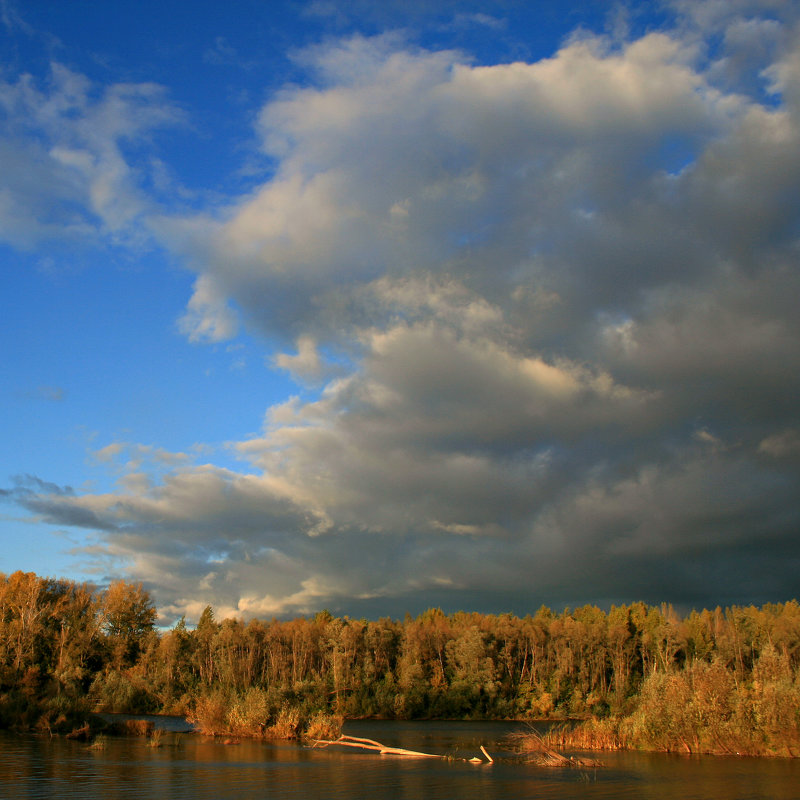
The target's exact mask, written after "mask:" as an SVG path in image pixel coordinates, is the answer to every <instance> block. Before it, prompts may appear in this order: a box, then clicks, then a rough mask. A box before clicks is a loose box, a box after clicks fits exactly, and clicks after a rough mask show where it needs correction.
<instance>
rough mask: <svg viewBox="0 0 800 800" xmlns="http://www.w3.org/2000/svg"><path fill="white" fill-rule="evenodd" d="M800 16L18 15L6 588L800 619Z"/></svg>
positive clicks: (8, 12)
mask: <svg viewBox="0 0 800 800" xmlns="http://www.w3.org/2000/svg"><path fill="white" fill-rule="evenodd" d="M798 298H800V4H797V3H794V2H788V1H786V0H664V2H661V0H658V1H657V2H656V1H654V2H627V3H625V2H619V3H614V2H608V1H607V0H606V1H605V2H599V1H598V2H584V3H572V4H563V3H558V2H553V0H542V2H537V3H528V2H522V1H521V0H495V2H490V1H487V2H480V3H478V2H468V1H466V0H465V1H464V2H459V0H442V1H441V2H438V3H430V2H428V3H423V2H418V1H417V0H384V2H381V3H374V2H366V0H351V2H343V0H311V1H309V2H306V1H305V0H276V2H269V3H266V2H257V1H256V0H231V2H228V3H219V2H216V1H214V2H211V0H194V2H192V3H187V2H182V1H181V2H179V1H178V0H159V2H152V0H141V2H138V3H135V4H133V3H127V2H125V3H123V2H118V1H117V0H107V1H106V2H104V3H97V2H89V1H88V0H74V1H73V2H70V3H63V2H55V1H54V0H53V1H51V2H44V0H25V2H22V0H0V343H2V362H0V363H1V364H2V369H1V370H0V376H2V377H0V542H1V543H2V547H1V548H0V571H2V572H5V573H6V574H9V573H11V572H13V571H15V570H17V569H21V570H24V571H33V572H36V573H38V574H40V575H49V576H56V577H66V578H71V579H74V580H78V581H89V582H91V583H93V584H95V585H97V586H101V587H102V586H104V585H106V584H107V583H108V582H109V581H112V580H116V579H119V578H122V579H125V580H128V581H134V582H141V583H142V584H143V585H144V587H145V588H146V589H148V591H150V593H151V595H152V597H153V599H154V602H155V603H156V604H157V606H158V608H159V611H160V614H161V622H162V624H165V625H168V624H171V623H172V622H174V621H175V620H177V619H179V618H180V617H181V616H184V615H185V617H186V619H187V621H189V622H192V621H196V620H197V618H198V616H199V614H200V613H201V612H202V610H203V608H205V606H207V605H212V606H213V608H214V610H215V613H216V615H217V617H218V618H221V617H226V616H237V617H241V618H243V619H250V618H253V617H260V618H272V617H273V616H274V617H279V618H285V617H293V616H298V615H309V614H314V613H316V612H317V611H319V610H322V609H328V610H330V611H331V612H332V613H335V614H337V615H344V614H347V615H350V616H353V617H366V618H372V619H376V618H378V617H381V616H387V615H388V616H392V617H395V618H402V617H403V616H404V615H405V614H406V613H411V614H418V613H420V612H421V611H423V610H425V609H427V608H429V607H441V608H442V609H444V610H445V611H447V612H453V611H457V610H467V611H479V612H482V613H503V612H512V613H515V614H520V615H523V614H526V613H533V612H535V611H536V609H537V608H538V607H539V606H540V605H542V604H546V605H548V606H550V607H552V608H556V609H559V610H560V609H561V608H563V607H565V606H571V607H574V606H578V605H583V604H587V603H588V604H597V605H599V606H601V607H606V608H607V607H610V606H611V605H612V604H618V603H626V602H633V601H638V600H643V601H645V602H648V603H660V602H670V603H673V604H675V605H676V606H677V607H679V608H685V609H689V608H702V607H712V608H713V607H715V606H717V605H722V606H726V605H730V604H750V603H756V604H762V603H765V602H781V601H786V600H789V599H792V598H796V597H798V596H799V595H800V578H798V576H800V402H799V401H800V314H798Z"/></svg>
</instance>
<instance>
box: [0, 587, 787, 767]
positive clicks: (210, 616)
mask: <svg viewBox="0 0 800 800" xmlns="http://www.w3.org/2000/svg"><path fill="white" fill-rule="evenodd" d="M157 617H158V615H157V611H156V608H155V606H154V604H153V602H152V600H151V598H150V596H149V595H148V593H147V592H146V591H145V590H144V589H143V588H142V586H141V585H136V584H131V583H126V582H124V581H117V582H115V583H112V584H111V585H110V586H108V587H107V588H103V589H98V588H96V587H93V586H90V585H86V584H79V583H75V582H73V581H70V580H64V579H54V578H44V577H40V576H37V575H35V574H33V573H23V572H15V573H13V574H11V575H8V576H6V575H4V574H2V573H0V727H3V728H11V729H29V730H39V731H46V732H49V733H51V734H53V733H59V732H65V731H67V730H69V729H70V727H71V726H74V725H75V724H77V723H78V722H80V721H82V720H84V719H86V718H88V717H89V715H91V714H93V713H96V712H101V711H107V712H126V713H166V714H180V715H185V716H186V717H187V718H189V719H190V720H192V721H194V722H195V723H196V725H197V726H198V728H199V729H200V730H201V731H203V732H205V733H209V734H219V735H234V736H275V735H278V736H284V737H293V736H299V735H302V734H303V732H306V733H308V732H309V731H311V732H312V734H313V732H315V731H316V732H326V733H328V734H329V735H330V733H331V732H332V731H334V730H335V728H336V726H337V721H338V724H339V725H340V724H341V720H342V719H346V718H363V717H379V718H386V719H428V718H438V719H520V720H561V721H563V725H561V726H556V727H554V728H553V729H552V730H551V733H550V739H549V740H550V741H551V742H554V743H558V744H561V745H563V746H573V747H586V748H602V747H615V748H617V747H638V748H646V749H652V750H665V751H683V752H693V753H694V752H697V753H701V752H703V753H704V752H712V753H740V754H744V753H747V754H754V755H780V756H791V757H794V756H797V755H800V605H799V604H798V602H797V601H796V600H791V601H789V602H786V603H776V604H768V605H764V606H763V607H761V608H756V607H754V606H748V607H731V608H725V609H722V608H715V609H713V610H701V611H692V612H691V613H689V614H688V615H680V614H678V613H676V612H675V610H674V609H673V608H672V607H671V606H670V605H666V604H665V605H661V606H658V607H654V606H649V605H646V604H644V603H632V604H630V605H620V606H614V607H612V608H610V609H609V610H608V611H604V610H602V609H600V608H597V607H595V606H583V607H581V608H575V609H564V610H563V611H561V612H558V613H557V612H554V611H552V610H550V609H549V608H546V607H542V608H540V609H538V610H537V611H536V612H535V613H533V614H531V615H527V616H525V617H518V616H514V615H511V614H501V615H491V614H479V613H470V612H458V613H455V614H445V613H443V612H442V611H441V610H440V609H436V608H433V609H429V610H428V611H425V612H424V613H422V614H420V615H419V616H417V617H413V618H412V617H411V616H406V618H405V619H403V620H394V619H389V618H383V619H378V620H366V619H359V620H356V619H351V618H349V617H335V616H333V615H332V614H330V613H329V612H327V611H321V612H319V613H317V614H316V615H315V616H313V617H299V618H296V619H292V620H278V619H272V620H267V621H265V620H259V619H253V620H250V621H248V622H243V621H241V620H238V619H223V620H218V619H216V618H215V616H214V611H213V609H212V608H211V607H207V608H206V609H205V611H204V612H203V614H202V615H201V617H200V619H199V621H198V623H197V625H196V626H195V627H193V628H191V627H189V626H187V625H186V623H185V621H184V620H180V621H179V622H178V623H177V624H176V625H174V626H173V627H172V628H171V629H169V630H160V629H159V628H158V627H157V626H156V623H157Z"/></svg>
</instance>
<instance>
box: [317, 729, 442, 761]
mask: <svg viewBox="0 0 800 800" xmlns="http://www.w3.org/2000/svg"><path fill="white" fill-rule="evenodd" d="M331 744H339V745H342V747H360V748H361V749H362V750H373V751H375V752H377V753H380V755H382V756H407V757H409V758H444V756H440V755H437V754H435V753H421V752H419V751H418V750H406V749H405V748H403V747H389V746H387V745H385V744H381V743H380V742H376V741H375V740H374V739H362V738H360V737H358V736H345V735H342V736H340V737H339V738H338V739H336V740H335V741H334V740H326V739H314V746H315V747H316V746H317V745H319V746H321V747H327V746H328V745H331Z"/></svg>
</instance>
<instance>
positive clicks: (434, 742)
mask: <svg viewBox="0 0 800 800" xmlns="http://www.w3.org/2000/svg"><path fill="white" fill-rule="evenodd" d="M164 725H165V727H166V728H170V727H171V728H172V730H165V732H164V733H163V735H162V737H161V746H159V747H150V746H148V744H147V741H146V740H145V739H140V738H114V737H109V738H108V739H107V740H106V742H105V746H104V747H103V748H102V749H98V748H90V747H89V746H88V745H87V744H86V743H81V742H77V741H73V740H67V739H64V738H59V737H55V738H53V739H50V738H47V737H41V736H33V735H13V734H9V733H2V734H0V797H1V798H9V800H11V798H14V800H16V799H17V798H59V800H67V798H74V799H75V800H78V799H80V800H100V798H102V799H103V800H117V799H119V800H122V798H125V799H126V800H133V799H134V798H135V799H136V800H138V799H139V798H148V800H150V799H151V798H168V800H184V798H185V800H204V799H205V798H208V800H212V798H213V800H226V799H227V798H231V799H232V798H237V799H238V798H279V799H281V798H304V799H305V798H331V799H332V800H338V799H339V798H341V800H361V798H364V800H367V798H369V800H405V798H408V799H409V800H411V798H413V799H414V800H419V799H420V798H423V799H424V800H435V799H436V798H441V799H442V800H445V799H446V800H488V799H489V798H502V800H521V799H522V798H532V799H533V798H537V800H539V799H542V800H544V799H547V800H567V798H581V799H582V800H612V798H613V799H614V800H624V799H625V798H637V799H638V798H645V799H646V800H800V760H784V759H756V758H735V757H712V756H706V757H687V756H671V755H663V754H646V753H603V754H594V755H595V756H596V757H599V758H600V759H601V760H602V761H603V762H604V766H603V767H601V768H598V769H569V770H563V769H560V770H559V769H546V768H541V767H534V766H531V765H529V764H524V763H519V761H518V760H516V759H514V758H512V757H511V756H512V754H511V753H510V752H509V751H508V750H507V749H506V748H505V745H504V742H503V739H504V737H505V736H506V735H507V734H508V733H509V732H511V731H514V730H519V729H520V728H522V727H524V726H522V725H520V724H519V723H498V722H489V723H487V722H474V723H472V722H378V721H358V722H348V723H347V724H346V726H345V733H347V734H349V735H351V736H363V737H367V738H371V739H377V740H378V741H381V742H383V743H384V744H387V745H392V746H397V747H405V748H408V749H414V750H422V751H425V752H433V753H441V754H445V755H448V756H451V758H449V759H447V760H433V759H431V760H429V759H423V760H420V759H403V758H395V757H388V756H380V755H378V754H375V753H369V752H361V751H358V750H354V749H350V748H340V747H329V748H325V749H312V748H308V747H303V746H300V745H298V744H294V743H289V742H260V741H252V740H246V739H243V740H241V742H240V743H239V744H224V743H223V742H222V741H221V740H216V741H215V740H212V739H207V738H205V737H203V736H199V735H197V734H192V733H179V732H175V729H174V728H175V726H174V725H171V724H169V723H168V722H165V723H164ZM480 745H484V747H486V749H487V751H488V752H489V753H490V755H492V756H493V757H495V759H496V761H495V763H494V764H491V765H490V764H488V763H485V762H484V763H482V764H479V765H476V764H471V763H469V762H468V761H465V760H462V759H469V758H471V757H473V756H480V755H481V752H480Z"/></svg>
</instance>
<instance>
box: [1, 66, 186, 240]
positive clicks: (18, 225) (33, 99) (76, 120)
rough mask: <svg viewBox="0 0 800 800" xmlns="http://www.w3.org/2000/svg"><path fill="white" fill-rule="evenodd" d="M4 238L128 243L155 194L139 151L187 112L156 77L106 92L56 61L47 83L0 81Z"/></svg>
mask: <svg viewBox="0 0 800 800" xmlns="http://www.w3.org/2000/svg"><path fill="white" fill-rule="evenodd" d="M0 110H2V112H3V113H2V117H0V160H2V163H3V165H4V169H3V173H2V176H0V239H3V240H5V241H7V242H9V243H11V244H12V245H14V246H15V247H20V248H31V247H33V246H35V245H36V244H37V243H38V242H40V241H42V240H61V241H64V240H66V241H73V242H74V241H95V240H98V239H99V240H104V241H108V242H119V241H127V242H128V243H131V242H132V241H134V240H137V239H140V238H141V237H142V236H143V235H145V230H144V228H143V222H144V216H145V214H146V213H147V212H148V211H149V210H150V209H151V207H152V200H151V199H150V198H149V197H148V196H147V195H146V194H145V193H144V191H143V188H142V184H143V183H144V177H145V175H146V174H147V168H146V167H145V166H144V165H143V162H142V160H141V159H139V158H136V155H135V154H136V152H137V149H140V148H142V146H143V145H144V144H145V143H149V142H150V136H151V134H152V132H153V131H155V130H157V129H159V128H164V127H170V126H174V125H176V124H178V123H180V122H181V119H182V115H181V114H180V112H179V111H178V110H177V109H176V108H175V107H174V106H172V105H171V104H170V103H169V102H168V101H167V99H166V96H165V92H164V90H163V88H162V87H159V86H157V85H155V84H151V83H140V84H127V83H119V84H115V85H111V86H108V87H106V88H104V89H102V90H99V89H98V87H96V86H94V85H93V84H92V83H91V82H90V81H89V80H88V79H87V78H85V77H84V76H83V75H80V74H78V73H76V72H73V71H71V70H70V69H68V68H67V67H64V66H62V65H60V64H58V63H53V64H52V65H51V69H50V75H49V77H48V79H47V80H45V81H37V80H36V79H35V78H34V77H33V76H31V75H27V74H26V75H21V76H19V77H18V79H17V80H16V81H0Z"/></svg>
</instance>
